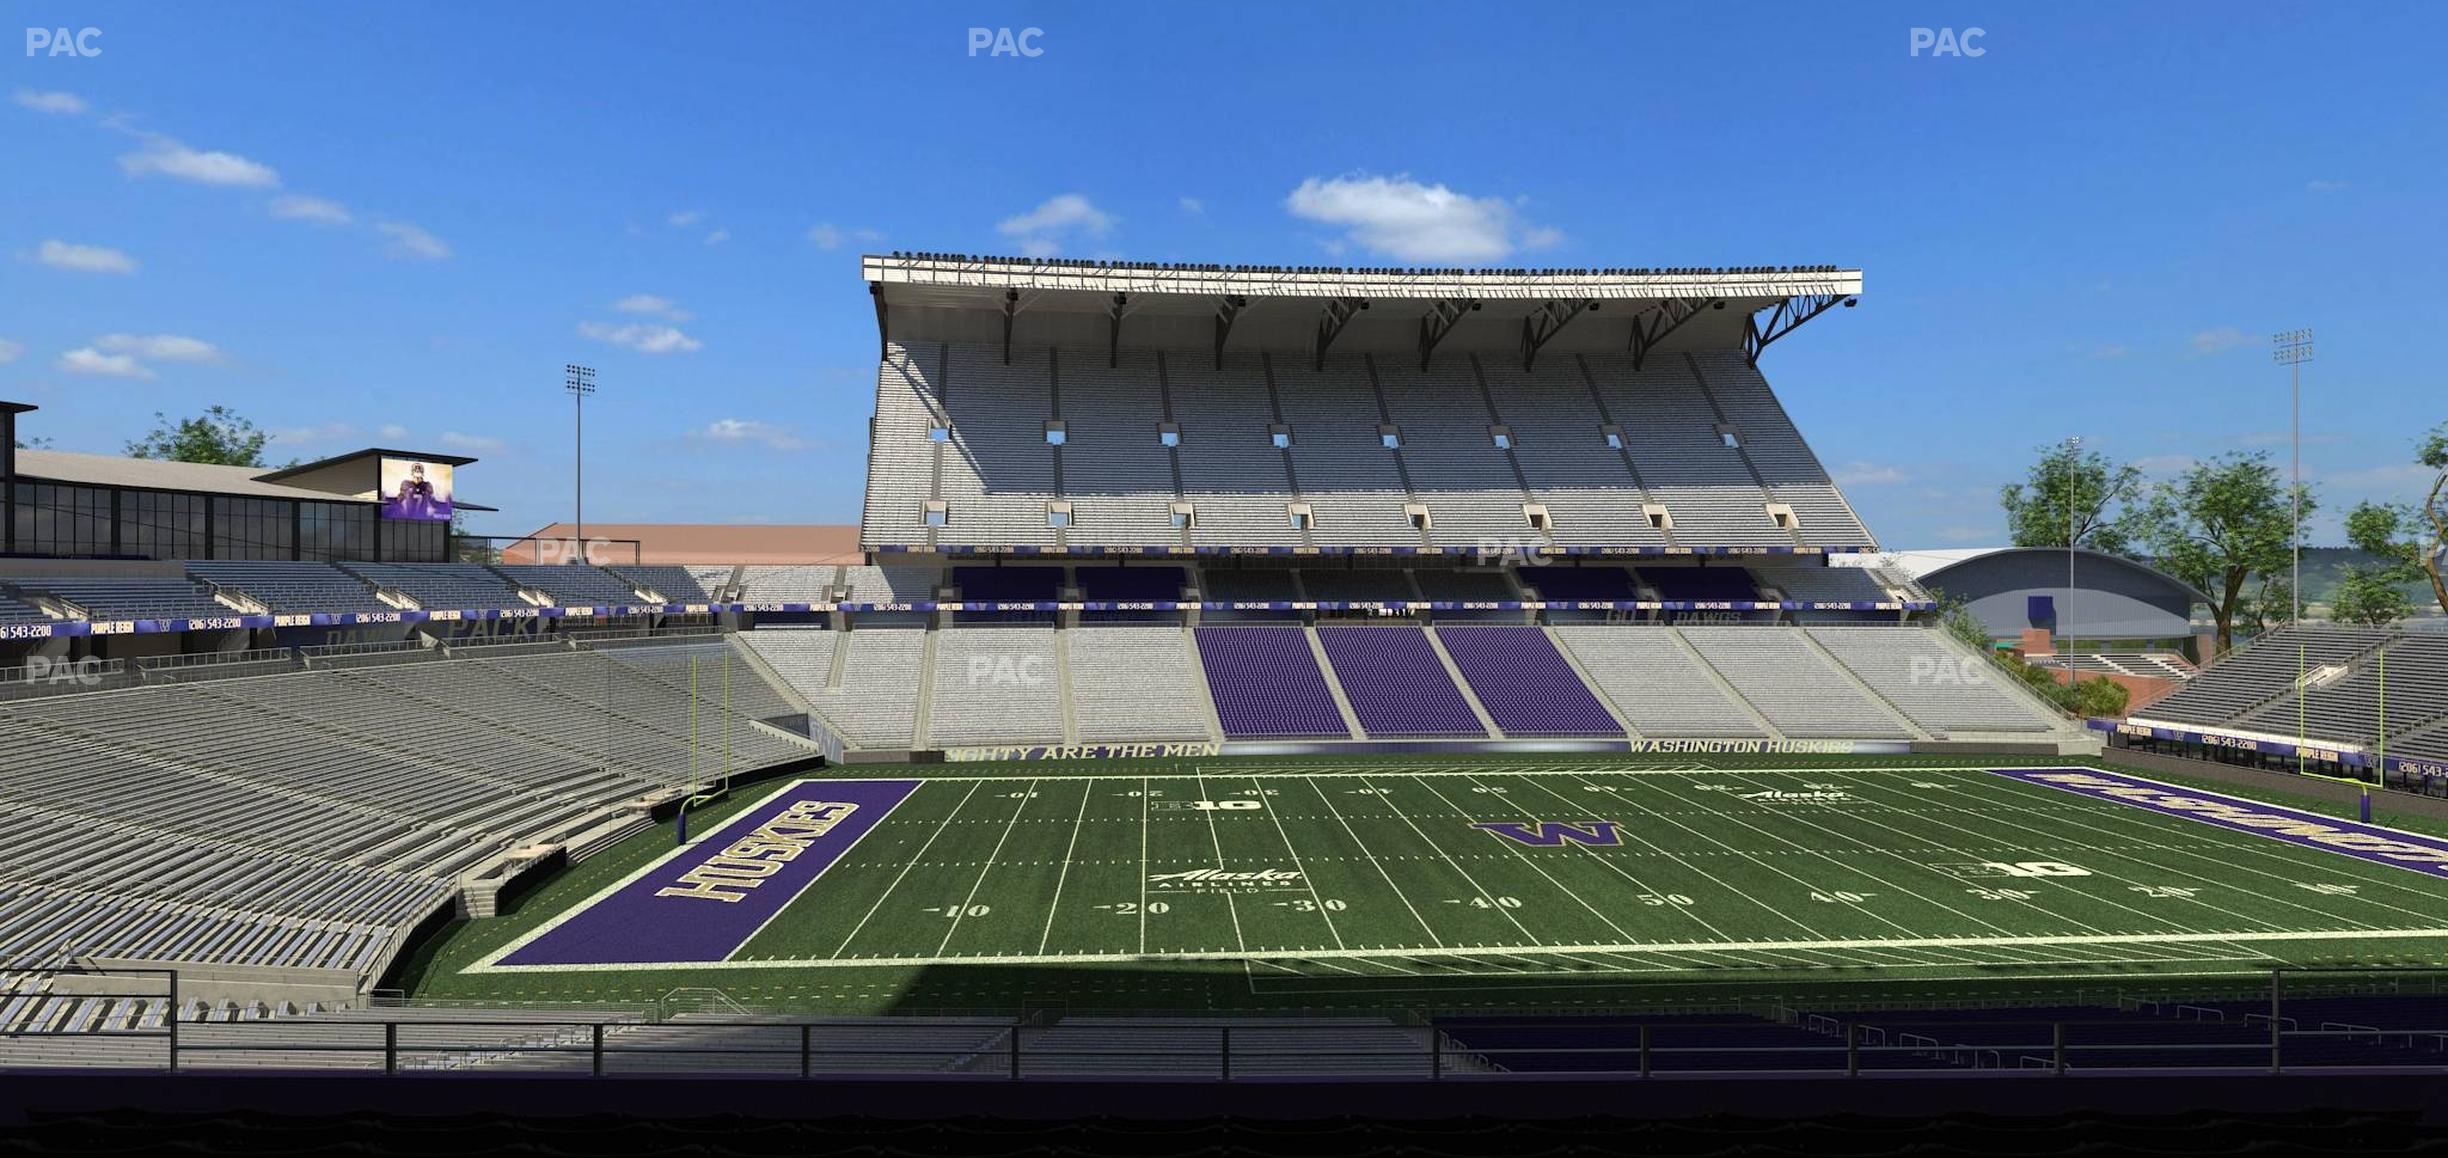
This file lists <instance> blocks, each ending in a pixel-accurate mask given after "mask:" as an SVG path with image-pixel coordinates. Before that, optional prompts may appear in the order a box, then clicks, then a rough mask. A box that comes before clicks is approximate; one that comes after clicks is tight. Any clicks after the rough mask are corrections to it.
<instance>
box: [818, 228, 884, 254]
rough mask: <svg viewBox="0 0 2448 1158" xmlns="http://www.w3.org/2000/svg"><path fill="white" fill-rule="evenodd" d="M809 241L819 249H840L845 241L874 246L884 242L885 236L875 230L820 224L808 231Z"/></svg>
mask: <svg viewBox="0 0 2448 1158" xmlns="http://www.w3.org/2000/svg"><path fill="white" fill-rule="evenodd" d="M807 239H808V242H809V243H810V244H812V245H814V246H815V247H816V248H818V249H840V248H841V247H842V243H843V242H845V241H855V242H858V243H859V244H861V245H874V244H875V243H877V242H879V241H882V240H884V234H883V232H882V231H880V230H875V229H839V228H835V227H834V226H833V225H832V224H830V223H824V222H820V223H818V224H816V225H815V226H812V227H810V228H809V229H808V231H807Z"/></svg>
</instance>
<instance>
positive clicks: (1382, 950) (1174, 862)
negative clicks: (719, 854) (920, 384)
mask: <svg viewBox="0 0 2448 1158" xmlns="http://www.w3.org/2000/svg"><path fill="white" fill-rule="evenodd" d="M1721 763H1722V762H1721ZM1787 763H1789V764H1793V765H1797V766H1792V767H1773V768H1763V767H1716V768H1710V767H1702V766H1700V764H1698V763H1686V764H1676V763H1655V762H1647V763H1645V762H1641V761H1636V760H1611V759H1605V758H1590V757H1576V758H1569V759H1554V760H1543V761H1505V762H1491V761H1480V760H1472V761H1468V762H1455V763H1438V762H1433V761H1425V760H1405V761H1384V760H1378V761H1371V762H1367V763H1354V762H1324V761H1320V762H1311V763H1307V764H1303V763H1301V762H1298V761H1269V762H1265V763H1259V764H1253V763H1250V762H1246V761H1234V760H1227V759H1214V760H1199V761H1190V762H1177V763H1168V764H1163V765H1156V766H1136V767H1127V768H1125V767H1120V766H1113V765H1107V766H1103V767H1100V768H1090V769H1086V770H1080V769H1073V768H1047V769H1042V770H1040V769H1034V768H1033V767H1032V766H1026V765H1011V766H993V765H989V766H978V767H977V769H976V771H975V773H974V774H972V773H971V772H970V770H968V769H949V770H943V771H939V772H936V773H934V774H930V775H928V776H927V777H926V778H925V779H924V781H923V783H921V784H920V785H919V786H917V787H916V789H915V790H914V791H911V792H910V793H909V794H908V795H907V797H906V798H905V799H903V800H901V801H900V802H899V803H898V804H897V805H896V806H894V807H893V808H892V810H891V811H890V814H889V815H888V816H887V817H885V819H884V820H883V821H882V822H881V823H880V824H878V825H877V826H876V827H875V828H874V829H873V831H871V832H868V833H867V834H866V835H864V836H863V837H862V838H860V839H858V840H857V842H856V843H855V845H854V846H852V847H850V848H849V850H848V852H847V853H846V854H845V855H843V856H842V857H841V859H840V860H839V861H837V862H835V863H832V864H831V865H830V867H829V868H827V869H826V870H825V871H824V872H823V874H822V875H821V876H820V877H817V878H816V879H815V880H814V881H813V882H812V883H809V884H807V885H806V886H805V888H804V890H802V891H799V892H798V893H797V894H796V895H795V896H794V897H793V898H792V899H791V900H790V901H789V903H788V904H787V905H785V906H783V907H782V908H781V909H780V911H779V912H777V913H775V914H774V915H773V916H771V918H770V919H767V920H765V921H763V923H762V924H761V925H759V926H758V927H757V928H755V930H754V932H753V934H751V935H747V936H745V939H744V940H743V941H742V942H740V943H739V944H738V945H737V946H736V948H735V949H733V950H731V951H729V952H728V953H726V954H723V955H721V959H719V960H710V961H698V962H656V961H636V962H629V963H623V964H618V965H600V964H599V965H585V966H524V967H510V966H504V965H501V964H498V963H497V962H498V961H499V960H500V959H501V958H502V957H503V956H505V954H506V953H507V952H508V951H509V950H511V949H513V948H515V947H517V946H518V945H520V944H523V943H524V942H526V941H527V940H529V939H532V938H534V937H538V936H543V935H547V934H549V933H550V932H551V931H552V929H553V928H554V927H555V926H556V924H557V923H558V922H560V921H562V920H566V919H570V917H571V916H572V915H573V914H576V913H581V912H584V911H585V910H586V909H587V907H588V906H589V905H590V904H591V903H592V902H594V901H596V900H597V899H598V898H600V897H602V896H604V895H605V894H607V893H608V892H609V891H611V890H613V889H616V888H618V887H620V886H621V884H622V883H623V882H624V881H628V880H630V879H632V878H633V877H636V876H637V875H638V874H639V873H641V872H643V871H645V870H646V869H647V867H648V866H650V865H653V864H655V863H656V862H657V861H658V859H659V858H661V857H663V856H665V855H667V854H671V853H673V851H674V850H673V844H672V836H671V834H670V832H669V830H668V829H665V830H662V831H659V832H657V833H654V834H649V835H648V836H646V837H643V838H640V839H639V840H637V841H633V842H631V843H630V844H628V845H624V846H622V847H621V848H619V849H616V850H614V851H613V852H611V853H607V854H604V855H603V856H600V857H598V858H596V859H594V860H592V861H589V862H588V863H587V864H585V865H582V866H579V867H578V868H577V869H575V870H572V871H571V872H569V873H568V874H566V875H565V876H564V877H563V878H562V879H559V880H556V881H554V882H552V883H551V884H550V885H548V886H547V887H545V888H544V889H542V890H540V891H538V892H536V893H535V894H533V895H532V896H530V897H529V898H527V899H526V900H525V901H524V902H523V903H522V904H520V905H519V906H518V907H517V908H516V910H515V911H514V912H512V913H510V914H509V915H507V916H504V917H502V918H497V919H494V920H491V921H483V922H473V923H469V924H467V925H465V926H462V927H461V928H459V929H458V930H457V931H456V932H455V933H454V935H453V936H451V937H449V938H447V939H446V940H445V941H444V942H443V943H442V944H441V945H440V946H439V947H438V948H437V949H435V950H434V951H433V952H432V953H431V954H430V956H428V957H426V958H424V959H421V960H420V961H419V962H418V963H417V966H416V970H415V976H416V978H417V988H418V991H419V992H420V993H421V994H423V995H426V996H437V997H448V996H457V997H482V998H488V999H537V1000H543V999H551V1000H576V1001H585V1000H597V1001H611V1000H624V1001H638V1000H652V999H655V998H657V997H660V996H662V995H664V994H666V993H668V992H670V991H671V990H674V989H683V988H705V989H718V990H720V991H721V992H722V993H724V994H725V995H727V996H728V997H730V998H731V999H733V1000H736V1001H739V1002H741V1003H743V1004H758V1003H772V1004H777V1005H787V1006H791V1007H795V1008H807V1009H828V1010H841V1011H858V1012H875V1011H881V1010H886V1009H896V1008H899V1009H911V1008H929V1009H950V1008H967V1007H997V1008H1010V1007H1012V1006H1013V1005H1015V1004H1025V1003H1028V1002H1032V1001H1034V1002H1039V1003H1053V1004H1063V1005H1067V1006H1070V1007H1074V1008H1082V1007H1096V1008H1126V1007H1144V1006H1166V1007H1172V1008H1192V1007H1197V1008H1204V1007H1212V1006H1218V1005H1234V1006H1243V1007H1253V1008H1269V1007H1272V1008H1298V1007H1324V1006H1359V1005H1369V1004H1379V1005H1382V1004H1387V1003H1397V1004H1403V1005H1411V1006H1418V1005H1443V1006H1473V1005H1481V1006H1483V1005H1513V1006H1517V1007H1523V1006H1551V1005H1552V1006H1564V1005H1572V1006H1590V1005H1606V1004H1622V1003H1625V1002H1628V1001H1630V1000H1632V999H1633V998H1634V997H1637V996H1639V995H1642V994H1656V993H1663V992H1673V993H1677V994H1681V995H1683V996H1685V997H1687V998H1692V997H1699V996H1706V995H1710V994H1727V995H1731V994H1737V993H1739V994H1741V995H1744V996H1746V997H1749V998H1758V997H1761V996H1763V995H1766V994H1770V993H1772V992H1778V991H1781V988H1783V987H1792V988H1795V989H1797V990H1803V989H1807V988H1808V987H1810V986H1812V985H1823V984H1828V983H1833V982H1842V983H1846V984H1856V985H1860V984H1872V983H1875V984H1878V985H1885V986H1924V987H1927V986H1948V985H1954V986H1966V985H1970V986H1980V985H1987V986H1997V985H2006V984H2013V985H2034V984H2045V983H2049V982H2053V981H2066V982H2072V981H2086V980H2091V981H2097V980H2115V979H2125V978H2136V977H2161V978H2166V977H2189V976H2203V975H2216V974H2221V973H2234V972H2241V971H2252V970H2261V969H2266V968H2267V967H2269V966H2270V965H2272V964H2295V965H2311V966H2334V965H2350V964H2353V965H2360V964H2375V963H2405V964H2413V963H2427V964H2433V965H2436V964H2439V963H2441V961H2442V950H2443V948H2448V880H2444V879H2442V878H2440V877H2436V876H2431V875H2427V874H2425V873H2421V872H2415V871H2409V870H2408V869H2406V868H2403V867H2398V866H2395V865H2390V864H2381V863H2375V862H2373V861H2368V860H2363V859H2358V858H2356V857H2352V856H2348V855H2344V854H2341V853H2339V852H2335V851H2331V850H2328V849H2323V848H2315V847H2306V846H2304V845H2300V844H2293V843H2287V842H2284V841H2281V840H2277V839H2273V838H2271V837H2270V836H2267V835H2262V834H2258V833H2252V832H2240V831H2234V830H2230V829H2226V828H2221V827H2217V826H2214V825H2212V824H2207V823H2203V822H2201V821H2199V820H2196V819H2192V818H2188V817H2183V816H2172V815H2166V814H2163V813H2159V812H2154V811H2150V810H2147V809H2144V808H2140V807H2134V806H2132V805H2129V804H2126V803H2121V802H2117V801H2111V800H2099V799H2093V798H2089V797H2085V796H2078V795H2074V794H2071V793H2068V792H2064V791H2060V790H2057V789H2055V788H2050V787H2043V786H2039V785H2034V784H2028V783H2022V782H2018V781H2015V780H2010V779H2008V778H2006V777H2003V776H1999V775H1996V774H1994V773H1992V772H1990V771H1987V770H1985V769H1987V768H1989V767H1994V766H2003V765H2002V764H1999V763H1998V762H1982V763H1981V764H1980V765H1978V766H1963V765H1955V766H1947V765H1925V764H1922V763H1921V762H1919V761H1911V762H1907V761H1901V760H1899V761H1893V762H1891V763H1889V764H1886V765H1882V764H1880V763H1878V762H1875V761H1859V760H1856V761H1822V760H1814V759H1812V758H1808V757H1793V758H1788V760H1787ZM904 775H906V773H903V772H900V771H898V770H895V771H893V772H889V773H880V774H879V773H868V772H862V771H858V770H848V769H843V770H828V771H824V772H819V773H815V774H812V775H811V776H810V779H815V780H820V781H821V780H828V779H833V780H839V779H847V778H855V777H859V776H873V777H876V778H896V777H900V776H904ZM789 783H790V782H775V783H768V784H765V785H758V786H754V787H752V788H749V789H745V790H743V791H741V792H740V793H738V794H737V796H736V798H735V799H733V800H731V801H729V802H727V803H726V804H725V805H724V806H723V807H721V808H718V809H715V810H712V811H709V812H708V813H706V814H704V815H702V816H700V817H697V818H695V823H694V824H693V826H692V831H693V833H694V834H696V835H698V836H699V837H700V839H701V840H702V839H704V837H705V834H710V833H712V832H714V831H715V829H716V828H717V826H718V825H720V823H721V822H722V821H723V820H724V818H725V817H727V816H731V815H736V814H738V813H740V812H741V811H743V810H746V809H749V808H753V807H754V806H755V805H756V804H757V803H758V802H759V801H760V800H762V799H764V798H766V797H767V796H768V795H769V794H771V793H774V792H776V791H779V790H781V789H783V788H786V787H788V785H789ZM1556 825H1569V826H1571V829H1570V831H1569V832H1559V830H1558V829H1557V828H1555V827H1554V826H1556ZM1491 826H1492V827H1491ZM1543 826H1545V827H1543ZM1492 828H1493V829H1509V830H1510V831H1511V832H1512V833H1513V835H1507V834H1506V833H1505V832H1504V831H1496V830H1492Z"/></svg>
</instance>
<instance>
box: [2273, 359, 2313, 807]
mask: <svg viewBox="0 0 2448 1158" xmlns="http://www.w3.org/2000/svg"><path fill="white" fill-rule="evenodd" d="M2270 360H2271V361H2274V362H2276V363H2278V364H2279V365H2281V366H2284V367H2286V368H2287V381H2288V390H2289V394H2290V396H2291V401H2290V405H2291V407H2292V416H2291V417H2290V418H2289V419H2288V431H2289V434H2288V442H2289V443H2290V444H2291V446H2292V448H2293V451H2292V453H2293V455H2294V459H2293V463H2292V466H2291V469H2290V472H2289V479H2288V485H2287V489H2288V494H2287V501H2288V502H2289V503H2291V504H2293V506H2294V522H2295V528H2294V533H2293V535H2292V538H2293V539H2294V544H2293V546H2294V557H2293V567H2294V569H2293V573H2292V574H2291V575H2290V576H2289V578H2288V580H2287V585H2288V586H2289V587H2290V588H2292V590H2290V591H2288V592H2287V595H2288V597H2289V598H2290V599H2292V600H2293V605H2292V608H2291V610H2290V611H2289V613H2288V616H2287V626H2288V627H2290V628H2294V629H2297V630H2296V631H2295V685H2296V689H2297V692H2296V696H2295V704H2296V717H2297V719H2296V722H2295V771H2296V772H2298V773H2300V772H2302V771H2303V770H2304V754H2303V748H2304V733H2305V732H2306V731H2308V730H2310V729H2309V727H2308V725H2309V722H2310V721H2309V720H2308V719H2307V718H2305V717H2306V716H2307V714H2308V713H2309V712H2310V711H2311V709H2310V707H2309V706H2308V705H2306V704H2305V703H2304V702H2303V694H2302V687H2303V678H2304V666H2305V663H2306V655H2305V650H2304V649H2305V646H2306V645H2305V643H2304V637H2303V631H2302V630H2301V629H2302V627H2303V364H2304V363H2306V362H2309V361H2311V360H2312V331H2311V330H2309V329H2302V330H2281V331H2279V332H2277V333H2275V334H2271V335H2270Z"/></svg>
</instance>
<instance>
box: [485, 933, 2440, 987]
mask: <svg viewBox="0 0 2448 1158" xmlns="http://www.w3.org/2000/svg"><path fill="white" fill-rule="evenodd" d="M2426 939H2428V940H2440V939H2448V928H2424V929H2373V930H2368V931H2354V932H2343V933H2341V932H2334V931H2317V932H2307V931H2304V930H2299V929H2289V930H2285V931H2283V932H2275V933H2163V934H2158V935H2148V934H2123V933H2120V934H2111V935H2108V936H2094V935H2090V934H2062V935H2054V936H2041V937H1895V938H1879V937H1868V938H1860V939H1856V940H1830V941H1743V942H1731V943H1725V944H1688V943H1682V942H1674V941H1654V942H1642V943H1636V944H1620V945H1541V946H1539V947H1537V948H1536V949H1535V950H1533V951H1534V952H1538V953H1542V954H1554V955H1565V954H1572V955H1581V954H1589V953H1663V954H1690V953H1739V952H1789V951H1795V950H1807V951H1826V950H1834V949H1846V950H1874V951H1892V950H1898V949H1940V950H1944V949H1981V948H1993V947H1999V946H2005V947H2013V948H2028V947H2032V946H2044V945H2046V946H2056V945H2137V944H2138V945H2149V946H2154V947H2156V946H2164V945H2172V944H2204V945H2224V944H2235V945H2248V944H2262V943H2284V942H2293V941H2369V940H2391V941H2399V940H2404V941H2420V940H2426ZM1488 952H1489V950H1487V949H1485V948H1480V947H1475V946H1466V947H1460V948H1440V949H1311V950H1307V951H1300V950H1288V949H1287V950H1281V951H1275V950H1262V951H1254V952H1252V953H1249V954H1247V955H1246V956H1244V955H1237V954H1236V955H1221V956H1219V955H1216V954H1205V953H1168V954H1157V955H1153V956H1151V955H1145V954H1137V953H1079V954H1068V955H1066V954H1060V953H1057V954H1052V955H1049V956H1042V957H1041V956H1036V955H1033V954H1032V955H1026V956H1022V955H1002V956H998V955H995V954H991V953H988V954H976V955H971V956H965V957H841V958H816V959H808V960H772V961H706V962H695V961H687V962H669V963H658V962H640V963H635V964H619V965H495V966H490V967H486V968H481V969H470V970H468V972H473V973H617V972H625V971H629V970H636V969H654V968H672V969H691V970H694V969H783V968H832V967H857V968H864V967H870V966H887V965H893V966H900V965H949V964H958V963H961V962H966V961H983V962H994V963H998V964H1005V965H1069V964H1100V963H1105V964H1128V963H1131V962H1140V961H1237V960H1269V961H1298V960H1302V959H1305V958H1314V959H1317V960H1336V961H1350V960H1362V959H1367V960H1377V959H1384V958H1420V959H1437V958H1456V957H1484V956H1486V955H1487V954H1488ZM2018 979H2020V978H2018Z"/></svg>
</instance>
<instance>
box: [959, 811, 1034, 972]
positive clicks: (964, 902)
mask: <svg viewBox="0 0 2448 1158" xmlns="http://www.w3.org/2000/svg"><path fill="white" fill-rule="evenodd" d="M1036 795H1037V782H1036V781H1034V780H1031V781H1029V786H1028V787H1027V788H1025V789H1022V790H1021V792H1020V807H1018V808H1015V809H1012V814H1011V819H1010V820H1006V821H1004V822H1003V835H1001V836H999V837H996V838H995V843H994V848H992V849H990V850H988V851H987V853H986V863H985V864H984V865H983V866H981V867H980V868H979V869H978V875H977V879H976V880H974V881H971V882H970V883H969V895H968V896H966V897H963V898H961V903H960V908H958V909H955V910H953V912H952V927H951V928H949V929H946V930H944V938H943V944H941V945H937V946H936V947H935V952H936V953H937V954H938V955H941V954H943V953H945V952H947V951H949V950H950V949H951V948H952V935H953V934H954V933H958V932H960V927H961V922H962V921H963V920H965V919H967V918H968V916H969V909H970V907H971V906H973V905H975V904H976V903H977V895H978V890H979V889H982V888H984V887H986V877H987V874H989V873H992V872H994V862H995V857H997V856H999V855H1001V854H1002V852H1003V844H1004V842H1005V841H1008V840H1010V839H1011V834H1012V830H1013V829H1015V828H1018V827H1020V814H1021V813H1023V812H1026V811H1028V806H1029V801H1030V800H1033V799H1035V798H1036Z"/></svg>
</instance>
